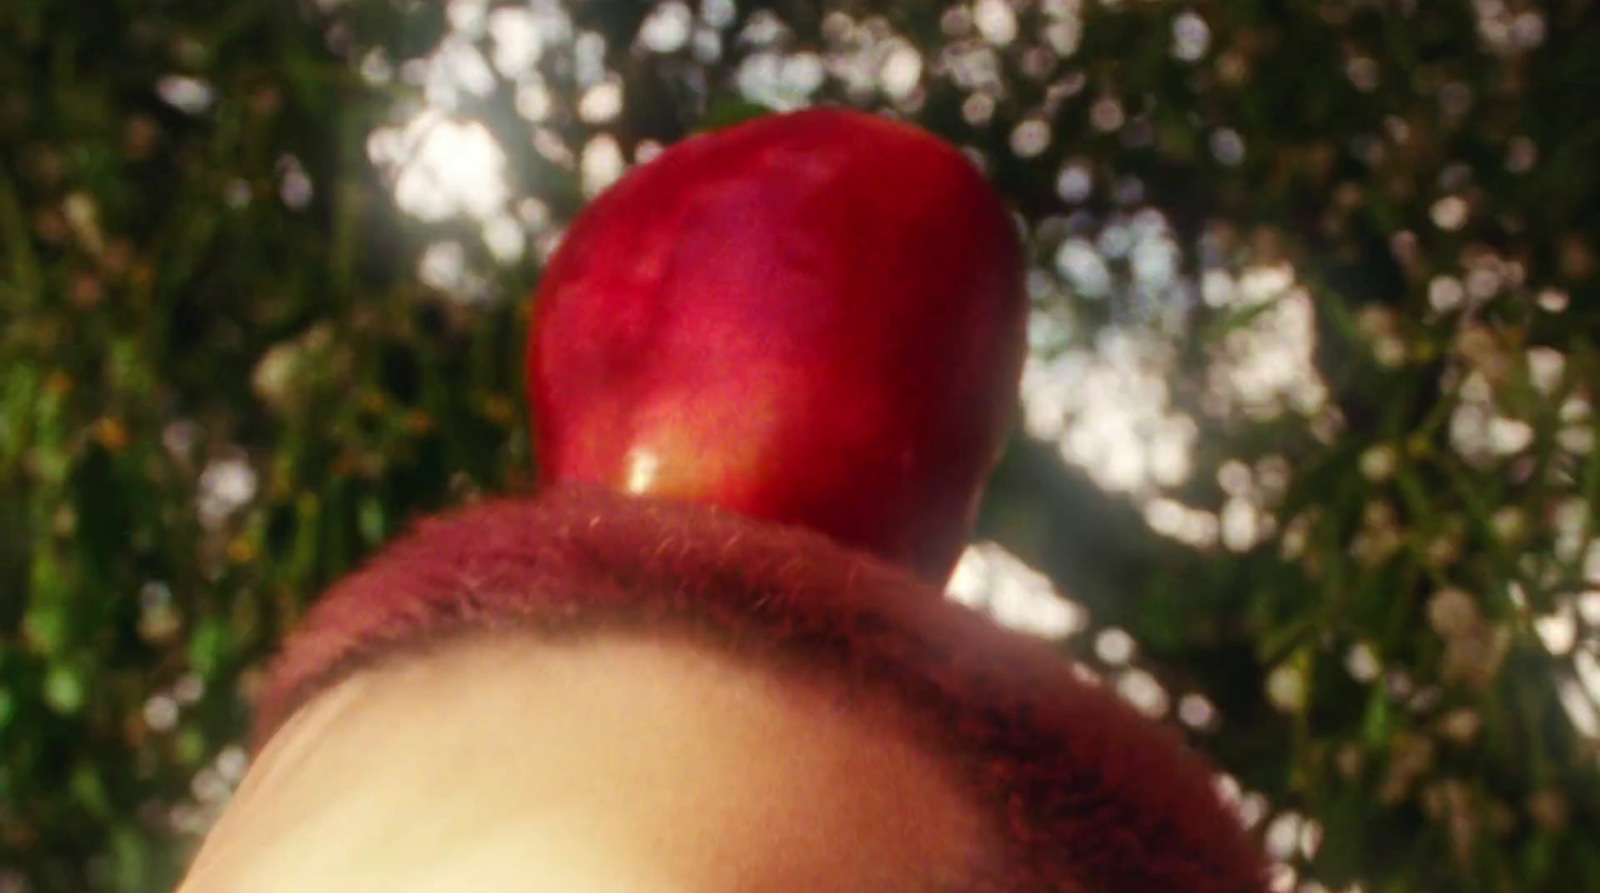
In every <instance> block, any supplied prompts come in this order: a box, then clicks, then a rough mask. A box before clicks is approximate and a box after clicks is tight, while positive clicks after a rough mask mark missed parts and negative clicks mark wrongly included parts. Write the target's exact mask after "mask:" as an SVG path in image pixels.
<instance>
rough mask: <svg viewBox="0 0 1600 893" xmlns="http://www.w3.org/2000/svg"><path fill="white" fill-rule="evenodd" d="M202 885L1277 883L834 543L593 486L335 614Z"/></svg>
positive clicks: (452, 531)
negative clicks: (1264, 875) (1265, 879)
mask: <svg viewBox="0 0 1600 893" xmlns="http://www.w3.org/2000/svg"><path fill="white" fill-rule="evenodd" d="M258 719H259V725H258V743H259V749H258V756H257V760H256V762H255V764H254V766H253V767H252V770H251V772H250V774H249V776H248V777H247V778H246V781H245V783H244V785H243V786H242V787H241V789H240V791H239V794H238V796H237V798H236V801H235V802H234V804H233V805H232V806H231V808H230V810H229V811H228V813H227V814H226V815H225V816H224V818H223V819H222V821H221V822H220V824H219V825H218V827H217V828H216V829H215V830H214V832H213V834H212V835H211V837H210V838H209V839H208V841H207V843H206V845H205V846H204V848H203V849H202V851H201V853H200V854H199V856H198V858H197V859H196V861H195V864H194V867H193V869H192V871H191V874H190V876H189V879H188V881H187V882H186V884H185V886H184V887H182V888H181V890H182V893H209V891H216V893H289V891H294V893H320V891H328V893H332V891H340V893H347V891H366V890H372V891H378V890H383V891H389V893H409V891H424V890H426V891H455V890H463V891H465V890H471V891H481V893H511V891H517V893H522V891H545V890H550V891H557V890H559V891H573V893H582V891H597V893H598V891H618V893H621V891H682V893H733V891H744V890H752V891H755V890H760V891H772V893H781V891H800V890H806V891H816V890H833V891H862V893H866V891H898V890H903V891H908V893H910V891H929V893H966V891H972V893H978V891H1008V893H1029V891H1084V893H1156V891H1162V893H1168V891H1171V893H1180V891H1181V893H1249V891H1258V890H1262V889H1264V881H1263V879H1262V868H1263V863H1262V860H1261V858H1260V855H1259V853H1258V851H1257V849H1256V848H1255V846H1254V845H1253V844H1252V843H1251V842H1250V841H1249V840H1248V839H1247V837H1246V835H1245V834H1244V832H1243V830H1242V829H1241V827H1240V826H1239V824H1238V823H1237V822H1236V820H1235V819H1234V818H1233V816H1232V815H1231V813H1229V812H1228V810H1227V809H1226V808H1225V807H1224V806H1223V805H1222V804H1221V802H1220V800H1219V799H1218V797H1217V795H1216V794H1215V793H1214V790H1213V787H1212V784H1211V779H1210V775H1209V771H1208V769H1207V767H1206V765H1205V764H1204V763H1203V762H1202V761H1201V760H1199V759H1198V758H1196V757H1194V756H1193V755H1191V754H1189V753H1187V752H1186V751H1185V750H1184V749H1183V748H1182V747H1181V745H1180V743H1179V742H1178V741H1177V739H1176V738H1175V737H1174V736H1172V735H1171V734H1170V733H1169V732H1168V731H1166V730H1165V729H1163V728H1161V727H1160V726H1158V725H1157V724H1155V723H1152V722H1149V721H1147V720H1145V719H1144V718H1142V717H1140V716H1139V715H1137V714H1136V713H1135V712H1133V711H1132V710H1131V709H1130V708H1128V707H1127V706H1126V705H1124V704H1122V703H1121V702H1120V701H1119V700H1118V699H1117V698H1116V697H1115V696H1114V695H1112V694H1111V693H1109V692H1107V691H1105V690H1103V689H1101V688H1098V687H1096V686H1094V685H1092V684H1089V683H1086V682H1084V681H1083V680H1082V679H1081V678H1080V677H1079V676H1078V674H1076V673H1075V672H1074V671H1073V669H1072V667H1071V666H1070V664H1069V663H1068V662H1067V661H1066V660H1065V659H1063V658H1061V657H1060V656H1058V655H1056V654H1054V653H1053V652H1052V651H1050V649H1048V648H1046V647H1044V646H1043V645H1042V644H1040V643H1038V642H1036V641H1033V640H1030V639H1028V638H1026V637H1023V636H1021V635H1018V634H1013V633H1010V632H1007V631H1004V630H1001V629H1000V628H998V627H996V626H994V625H992V624H991V623H990V622H988V621H987V620H986V619H985V618H983V617H981V616H979V615H977V614H975V613H973V612H971V611H969V610H968V609H965V608H963V607H960V606H958V605H955V604H953V603H950V602H948V601H945V600H943V599H942V598H941V596H940V593H939V592H938V591H937V590H936V589H935V588H933V587H931V586H929V585H927V584H925V583H923V582H921V581H918V580H917V579H916V578H915V577H913V576H912V575H911V574H909V573H907V572H905V571H902V570H900V569H898V568H894V567H891V566H889V565H888V564H886V563H884V562H882V561H880V560H879V559H877V558H875V557H873V556H870V555H867V554H865V553H862V552H858V551H855V550H852V549H848V548H846V547H843V546H840V545H838V544H836V543H834V542H832V541H830V540H828V539H826V538H824V537H822V536H820V535H817V534H815V533H812V532H809V531H805V530H801V529H797V528H793V527H786V526H781V525H777V524H772V523H767V522H761V521H756V520H752V519H748V518H743V517H739V516H736V515H734V514H732V513H729V512H725V511H721V510H718V509H712V508H704V507H698V506H691V505H686V504H675V503H670V502H666V501H659V500H646V499H639V498H633V497H627V496H620V495H616V494H612V493H608V492H605V491H602V490H599V489H594V488H588V487H581V486H556V487H552V488H548V489H546V490H545V491H543V492H542V493H540V494H539V495H538V496H536V497H532V498H527V499H520V500H507V501H500V502H493V503H489V504H485V505H481V506H478V507H474V508H470V509H466V510H463V511H460V512H458V513H455V514H453V515H450V516H447V517H445V518H442V519H438V520H432V521H428V522H425V523H424V524H423V525H422V526H421V527H420V528H419V529H418V530H417V531H416V532H415V533H414V534H413V535H411V536H410V537H408V538H405V539H403V540H401V541H400V542H398V543H396V544H395V545H393V546H391V547H390V548H389V549H388V550H387V551H385V552H384V553H382V554H381V555H380V556H379V557H377V558H376V559H375V560H373V561H372V562H371V563H370V564H369V565H368V566H367V567H366V568H364V569H363V570H361V571H360V572H358V573H356V574H354V575H352V576H351V577H350V578H348V579H346V580H345V581H343V582H342V583H341V584H340V585H338V586H337V587H335V589H334V590H333V591H332V592H330V593H329V594H328V596H327V597H325V598H324V599H323V600H322V601H321V602H320V603H319V604H318V605H317V606H316V608H315V609H314V610H313V612H312V614H311V615H310V617H309V618H308V620H307V623H306V624H305V625H304V626H303V627H302V628H301V629H300V630H299V632H298V633H297V634H296V635H295V636H293V637H291V639H290V641H289V642H288V644H287V646H286V648H285V651H284V654H283V656H282V658H281V660H280V661H279V662H278V664H277V665H276V667H275V669H274V671H273V673H272V676H271V679H270V683H269V685H268V688H267V692H266V696H265V698H264V701H263V703H262V704H261V705H260V710H259V713H258Z"/></svg>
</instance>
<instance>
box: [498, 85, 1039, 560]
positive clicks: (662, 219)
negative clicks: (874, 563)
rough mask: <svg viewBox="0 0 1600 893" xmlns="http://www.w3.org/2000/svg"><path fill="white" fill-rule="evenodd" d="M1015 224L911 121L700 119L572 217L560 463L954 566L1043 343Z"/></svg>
mask: <svg viewBox="0 0 1600 893" xmlns="http://www.w3.org/2000/svg"><path fill="white" fill-rule="evenodd" d="M1021 258H1022V255H1021V249H1020V246H1019V244H1018V238H1017V232H1016V228H1015V224H1014V223H1013V220H1012V218H1011V216H1010V215H1009V213H1008V212H1007V210H1006V208H1005V206H1004V204H1003V203H1002V201H1001V200H1000V198H999V196H998V195H997V194H996V193H995V192H994V190H993V189H992V188H991V187H990V186H989V185H988V183H987V182H986V181H985V180H984V178H983V176H982V174H981V173H980V172H979V171H978V170H977V169H976V168H975V167H974V166H973V165H972V164H971V162H970V161H969V160H968V159H967V158H966V157H965V156H963V155H962V154H961V153H959V152H958V151H956V150H955V149H954V148H952V147H950V146H948V145H947V144H945V143H943V142H940V141H939V140H937V139H935V138H934V137H932V136H930V135H928V134H926V133H924V132H923V131H920V130H917V129H915V128H913V127H910V126H908V125H904V124H900V123H897V122H892V121H889V120H886V119H883V118H879V117H876V116H871V115H866V114H863V113H857V112H849V111H842V110H832V109H815V110H809V111H803V112H797V113H792V114H786V115H775V116H770V117H765V118H759V119H756V120H754V121H751V122H748V123H745V124H741V125H738V126H736V127H732V128H729V129H727V130H723V131H719V132H716V133H714V134H711V135H707V136H701V137H696V138H692V139H690V140H687V141H685V142H683V143H680V144H678V145H676V146H673V147H672V148H670V149H668V150H666V151H665V152H663V153H662V154H661V155H660V156H659V157H657V158H656V159H654V160H653V161H651V162H650V163H648V164H646V165H644V166H642V167H640V168H638V169H636V170H634V171H633V172H632V173H631V174H630V175H628V176H626V177H624V178H623V179H622V180H621V181H619V182H618V183H617V184H616V185H615V186H613V187H612V188H611V189H610V190H609V191H607V192H606V193H604V194H603V195H601V196H600V197H599V198H598V199H597V200H595V201H594V202H593V203H592V204H591V205H590V206H589V207H588V208H587V209H586V210H585V211H584V212H583V213H582V214H581V215H580V216H579V217H578V219H577V220H576V221H575V222H574V224H573V226H572V228H571V229H570V230H569V232H568V233H567V236H566V238H565V240H564V241H563V244H562V246H561V248H560V249H559V250H558V251H557V252H556V254H555V256H554V257H553V258H552V259H551V262H550V265H549V266H548V268H547V270H546V272H545V275H544V277H543V279H542V281H541V283H540V286H539V290H538V293H537V296H536V304H535V308H534V315H533V323H532V330H531V333H530V339H529V347H528V367H527V371H528V392H529V396H530V400H531V401H532V408H533V419H534V423H533V424H534V435H535V437H534V442H535V448H536V451H537V456H538V461H539V467H540V477H541V480H543V481H546V482H549V481H558V480H579V481H587V482H595V483H602V484H606V485H608V486H611V487H614V488H616V489H619V490H623V491H626V492H632V493H637V494H641V495H649V496H655V497H663V498H670V499H682V500H689V501H693V502H698V503H702V504H712V505H719V506H722V507H725V508H728V509H732V510H735V511H738V512H741V513H744V514H746V515H750V516H754V517H759V518H765V519H769V520H773V521H778V522H783V523H789V524H802V525H805V526H807V527H810V528H812V529H815V530H819V531H822V532H824V533H826V534H829V535H830V536H832V537H834V538H835V539H837V540H839V541H842V542H844V543H846V544H848V545H853V546H857V547H860V548H863V549H866V550H869V551H872V552H875V553H878V554H879V555H881V556H883V557H885V558H888V559H889V560H891V561H893V562H895V563H898V564H901V565H903V566H906V567H909V568H911V569H912V570H914V571H915V572H916V573H917V574H918V575H920V576H922V577H923V578H924V579H926V580H929V581H932V582H936V583H941V584H942V583H943V582H944V580H945V578H946V577H947V576H948V574H949V572H950V570H951V568H952V567H953V565H954V562H955V560H956V558H957V557H959V555H960V552H961V549H962V548H963V546H964V545H965V544H966V541H967V538H968V537H969V536H970V534H971V529H972V524H973V520H974V516H975V514H976V510H977V505H978V501H979V498H980V496H981V493H982V490H983V485H984V481H985V479H986V478H987V477H988V474H989V473H990V471H992V469H993V466H994V463H995V461H996V459H997V457H998V455H999V450H1000V447H1001V445H1002V443H1003V441H1004V439H1005V436H1006V434H1007V431H1008V428H1009V424H1010V418H1011V414H1012V410H1013V406H1014V404H1015V400H1016V391H1017V386H1018V378H1019V376H1020V374H1021V367H1022V360H1023V356H1024V353H1025V326H1026V319H1027V300H1026V297H1025V294H1024V289H1023V274H1022V259H1021Z"/></svg>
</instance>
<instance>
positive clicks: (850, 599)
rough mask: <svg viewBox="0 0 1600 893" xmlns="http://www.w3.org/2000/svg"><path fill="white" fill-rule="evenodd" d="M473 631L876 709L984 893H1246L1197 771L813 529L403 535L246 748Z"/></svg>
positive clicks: (292, 663) (303, 656)
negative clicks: (948, 817) (855, 700)
mask: <svg viewBox="0 0 1600 893" xmlns="http://www.w3.org/2000/svg"><path fill="white" fill-rule="evenodd" d="M493 628H527V629H530V630H535V631H539V632H542V633H545V634H559V633H561V632H585V631H594V630H605V629H632V630H639V631H645V632H650V631H662V632H668V631H677V632H684V633H689V634H692V635H695V636H698V637H704V638H706V639H707V640H709V641H712V642H714V643H716V644H717V645H719V646H720V647H724V648H726V649H729V650H730V651H733V652H736V653H739V654H744V655H754V656H756V657H758V658H761V659H763V660H764V662H765V663H766V664H768V665H769V666H771V665H778V666H783V665H796V664H797V665H800V666H804V667H812V668H819V669H821V670H823V671H824V672H829V673H832V674H834V675H835V676H836V677H838V678H843V679H846V680H847V681H848V682H849V683H850V684H859V685H865V686H870V687H872V688H874V689H877V690H881V691H883V692H885V693H887V694H889V695H890V696H892V697H893V698H894V699H895V700H896V701H898V702H900V703H902V704H904V705H905V706H906V707H907V708H908V710H909V712H910V714H911V716H912V717H913V720H914V722H915V724H916V727H917V730H918V732H919V733H921V734H922V735H923V737H924V738H926V739H928V740H926V741H925V742H924V743H925V744H926V745H927V746H929V747H930V748H931V749H932V750H934V751H935V752H937V753H941V754H943V755H946V756H947V757H948V758H950V759H951V760H953V761H954V762H955V764H956V767H957V769H958V775H959V776H960V777H961V778H962V779H963V781H964V782H965V783H966V784H967V785H968V786H969V790H970V791H971V793H972V795H973V797H974V799H975V800H976V801H977V802H978V803H979V804H980V805H981V806H983V807H984V808H985V809H986V811H987V812H988V814H989V815H990V816H991V817H992V819H993V820H994V822H995V824H996V826H997V827H998V829H999V830H1000V832H1001V835H1002V836H1003V838H1004V840H1005V845H1006V852H1005V853H1004V854H1003V857H1004V863H1005V868H1004V869H1003V871H1004V876H1003V877H999V878H994V879H992V880H991V881H988V882H986V883H985V885H984V888H985V889H992V890H995V891H1006V893H1022V891H1034V890H1039V891H1044V890H1051V891H1094V893H1258V891H1262V890H1264V889H1265V888H1266V883H1265V880H1264V877H1265V872H1264V862H1263V860H1262V857H1261V855H1260V852H1259V850H1258V849H1257V847H1256V846H1255V845H1254V844H1253V843H1252V842H1251V841H1250V839H1249V838H1248V836H1247V835H1246V834H1245V832H1244V830H1243V828H1242V827H1241V825H1240V824H1239V822H1238V821H1237V820H1236V819H1235V817H1234V816H1233V815H1232V814H1231V813H1230V812H1229V811H1228V810H1227V808H1226V807H1225V806H1224V805H1223V804H1222V803H1221V801H1220V799H1219V797H1218V795H1217V793H1216V791H1215V788H1214V786H1213V784H1212V782H1211V774H1210V769H1209V767H1208V766H1207V765H1206V763H1205V762H1204V761H1203V760H1201V759H1200V758H1198V757H1197V756H1196V755H1194V754H1192V753H1190V752H1189V751H1188V750H1187V749H1186V748H1185V747H1184V746H1183V745H1182V743H1181V742H1180V741H1179V739H1178V738H1177V736H1176V735H1175V734H1173V733H1172V732H1171V731H1170V730H1168V729H1165V728H1163V727H1162V726H1160V725H1158V724H1156V723H1154V722H1151V721H1149V720H1147V719H1146V718H1144V717H1142V716H1140V715H1139V714H1137V713H1136V712H1135V711H1133V710H1132V709H1131V708H1130V707H1129V706H1128V705H1126V704H1124V703H1123V702H1122V701H1121V700H1119V699H1118V698H1116V697H1115V696H1114V695H1113V694H1111V693H1109V692H1108V691H1106V690H1104V689H1103V688H1101V687H1099V686H1095V685H1091V684H1089V683H1086V682H1084V681H1083V680H1082V679H1080V678H1079V677H1078V676H1077V674H1075V673H1074V672H1073V670H1072V667H1071V665H1070V664H1069V663H1068V662H1067V661H1066V660H1065V659H1064V658H1062V657H1061V656H1060V655H1058V654H1056V653H1055V652H1053V651H1051V650H1050V649H1049V648H1048V647H1047V646H1045V645H1044V644H1043V643H1041V642H1039V641H1037V640H1034V639H1031V638H1028V637H1025V636H1022V635H1020V634H1016V633H1012V632H1010V631H1007V630H1004V629H1001V628H999V627H997V626H995V625H994V624H993V623H992V622H990V621H989V620H988V619H987V618H985V617H982V616H981V615H978V614H976V613H974V612H972V611H970V610H969V609H967V608H964V607H961V606H959V605H956V604H954V603H951V602H949V601H947V600H945V599H944V598H943V597H942V595H941V594H940V593H939V592H938V591H936V590H934V589H932V588H931V587H929V586H928V585H926V584H925V583H922V582H920V581H918V580H917V579H916V578H914V577H913V576H912V575H910V574H909V573H908V572H906V571H903V570H901V569H899V568H896V567H892V566H890V565H888V564H887V563H884V562H883V561H881V560H879V559H876V558H874V557H872V556H870V555H868V554H866V553H864V552H858V551H855V550H852V549H848V548H846V547H844V546H841V545H838V544H836V543H834V542H833V541H831V540H829V539H827V538H825V537H823V536H821V535H819V534H816V533H813V532H810V531H807V530H802V529H797V528H791V527H783V526H779V525H775V524H770V523H764V522H758V521H753V520H751V519H748V518H744V517H742V516H738V515H735V514H732V513H730V512H726V511H722V510H719V509H715V508H707V507H702V506H696V505H690V504H680V503H673V502H666V501H659V500H645V499H638V498H632V497H627V496H621V495H617V494H614V493H611V492H608V491H605V490H601V489H598V488H591V487H587V486H580V485H570V484H569V485H560V486H554V487H551V488H549V489H547V490H546V491H544V492H543V493H541V494H540V495H539V496H537V497H535V498H530V499H517V500H500V501H494V502H489V503H486V504H483V505H479V506H476V507H473V508H469V509H465V510H462V511H458V512H455V513H453V514H450V515H447V516H444V517H441V518H437V519H432V520H428V521H424V522H423V523H422V524H420V525H419V527H418V529H417V530H416V531H414V532H413V533H412V534H411V535H410V536H408V537H405V538H403V539H401V540H400V541H398V542H396V543H395V544H393V545H392V546H390V547H389V548H388V549H386V550H385V551H384V552H383V553H381V554H380V555H379V556H378V557H377V558H375V559H374V560H372V561H371V562H370V563H369V564H368V565H367V566H366V567H365V568H363V569H362V570H360V571H358V572H356V573H354V574H352V575H351V576H349V577H347V578H346V579H345V580H343V581H342V582H340V583H339V584H338V585H336V586H335V587H334V588H333V589H332V590H331V591H330V592H329V593H328V595H327V596H326V597H325V598H324V599H323V600H322V601H321V602H319V603H318V604H317V605H316V606H315V607H314V608H313V610H312V612H311V614H310V616H309V617H308V619H307V622H306V623H305V624H303V625H302V627H301V628H300V629H299V631H298V632H296V633H295V634H294V635H292V636H291V637H290V638H289V640H288V642H287V644H286V646H285V648H284V651H283V653H282V655H281V656H280V658H279V660H278V662H277V664H276V666H275V667H274V669H273V672H272V674H271V677H270V679H269V681H268V685H267V688H266V691H265V694H264V699H263V701H262V703H261V705H260V708H259V710H258V713H257V728H256V732H257V741H258V742H259V743H265V741H266V740H267V738H268V737H269V736H271V734H272V733H273V732H274V731H275V730H276V729H277V728H278V727H279V726H280V725H281V724H282V723H283V722H284V721H286V720H287V719H288V718H289V716H290V715H291V714H292V713H293V712H294V711H295V710H296V709H297V708H298V707H299V706H300V705H301V704H303V703H305V702H306V701H307V700H308V699H309V698H311V697H312V696H314V695H315V694H316V692H318V691H320V690H322V689H323V688H325V687H327V686H328V685H330V684H332V683H333V682H335V681H337V680H338V679H340V678H343V677H344V676H346V675H348V674H349V673H351V672H354V671H356V670H358V669H360V668H361V667H363V666H367V665H370V664H371V663H373V662H375V661H378V660H381V659H383V657H384V656H385V655H386V654H390V653H393V652H394V651H396V650H404V649H410V648H421V647H427V646H428V645H430V644H435V643H438V642H440V641H442V640H446V639H448V638H450V637H451V636H452V635H454V634H456V633H459V632H463V631H469V630H474V631H475V630H484V629H493Z"/></svg>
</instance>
